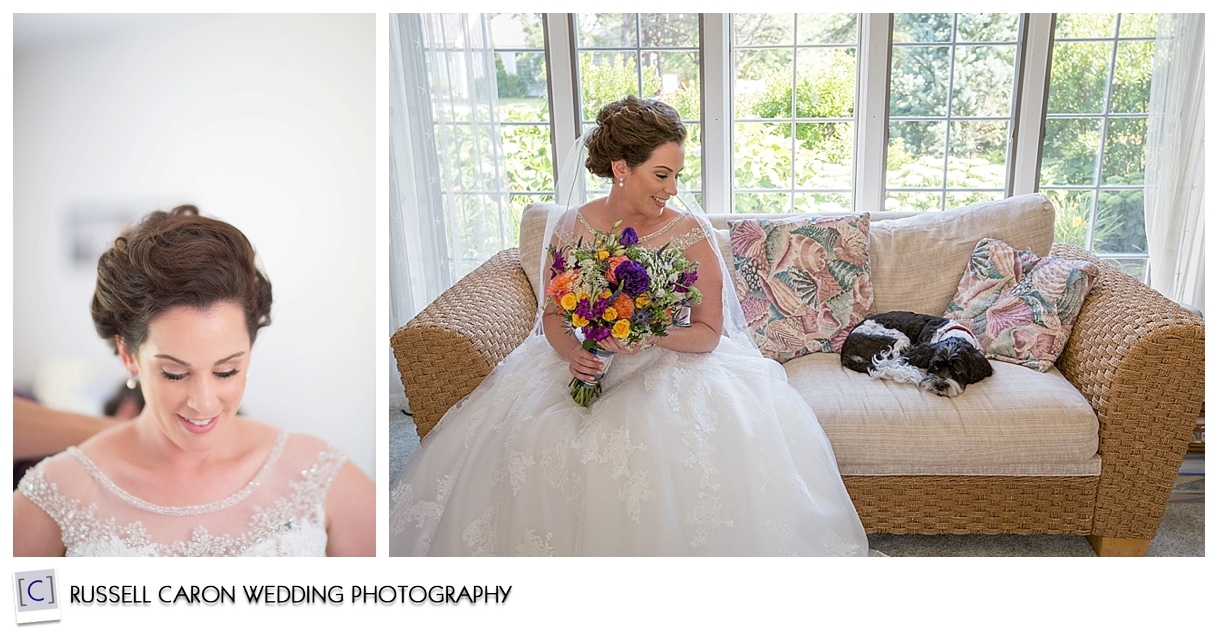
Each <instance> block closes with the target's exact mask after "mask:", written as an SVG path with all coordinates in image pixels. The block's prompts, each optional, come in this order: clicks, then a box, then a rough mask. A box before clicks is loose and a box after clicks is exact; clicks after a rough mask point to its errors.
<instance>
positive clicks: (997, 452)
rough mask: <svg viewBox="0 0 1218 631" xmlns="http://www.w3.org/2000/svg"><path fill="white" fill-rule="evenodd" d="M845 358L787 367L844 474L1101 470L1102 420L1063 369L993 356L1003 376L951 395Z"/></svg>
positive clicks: (808, 359) (811, 358)
mask: <svg viewBox="0 0 1218 631" xmlns="http://www.w3.org/2000/svg"><path fill="white" fill-rule="evenodd" d="M838 357H839V356H838V355H833V354H823V353H814V354H812V355H807V356H805V357H800V358H798V359H794V360H791V361H789V362H787V363H786V364H784V367H785V368H786V371H787V378H788V381H789V382H790V383H791V385H792V386H793V387H794V388H795V389H796V390H797V391H799V393H800V394H801V395H802V396H803V397H804V399H805V400H806V401H807V402H808V405H810V406H811V407H812V409H813V410H814V411H815V412H816V416H817V419H818V420H819V421H820V424H821V427H823V428H824V430H825V433H826V434H827V435H828V436H829V441H830V442H831V443H832V444H833V451H834V454H835V455H836V456H837V462H838V467H839V468H840V469H841V472H842V475H1003V476H1014V475H1021V476H1022V475H1029V476H1092V475H1099V472H1100V459H1099V456H1098V455H1097V451H1098V448H1099V422H1098V421H1097V420H1096V417H1095V413H1094V412H1093V411H1092V409H1091V406H1090V405H1088V404H1087V401H1086V400H1085V399H1083V396H1082V395H1081V394H1079V392H1078V390H1076V389H1075V388H1074V386H1072V385H1071V384H1070V382H1069V381H1067V380H1066V378H1065V377H1063V376H1062V374H1061V373H1060V372H1058V370H1057V369H1056V368H1054V369H1052V370H1050V371H1049V372H1047V373H1041V372H1037V371H1035V370H1032V369H1029V368H1024V367H1022V366H1016V365H1014V364H1005V363H1002V362H991V363H992V365H993V366H994V376H993V377H990V378H989V379H986V380H984V381H982V382H980V383H975V384H972V385H970V386H969V387H968V389H966V390H965V391H964V393H963V394H961V395H960V396H957V397H953V398H948V397H940V396H937V395H934V394H930V393H928V392H924V391H922V390H919V389H917V388H916V387H914V386H912V385H910V384H905V383H896V382H892V381H886V380H881V379H872V378H871V377H869V376H868V375H865V374H862V373H858V372H854V371H852V370H847V369H845V368H842V366H841V364H840V360H839V358H838Z"/></svg>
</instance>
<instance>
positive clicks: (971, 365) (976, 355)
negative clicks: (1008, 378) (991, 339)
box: [964, 351, 994, 383]
mask: <svg viewBox="0 0 1218 631" xmlns="http://www.w3.org/2000/svg"><path fill="white" fill-rule="evenodd" d="M964 362H965V364H964V365H965V368H964V371H965V374H966V375H967V376H968V381H969V383H977V382H978V381H981V380H982V379H985V378H986V377H989V376H990V375H993V374H994V367H993V366H991V365H990V360H988V359H986V358H985V355H983V354H981V352H980V351H974V352H971V353H965V354H964Z"/></svg>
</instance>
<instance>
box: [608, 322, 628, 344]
mask: <svg viewBox="0 0 1218 631" xmlns="http://www.w3.org/2000/svg"><path fill="white" fill-rule="evenodd" d="M611 335H613V337H616V338H617V339H619V340H622V339H626V336H627V335H630V320H618V321H617V324H614V325H613V331H612V332H611Z"/></svg>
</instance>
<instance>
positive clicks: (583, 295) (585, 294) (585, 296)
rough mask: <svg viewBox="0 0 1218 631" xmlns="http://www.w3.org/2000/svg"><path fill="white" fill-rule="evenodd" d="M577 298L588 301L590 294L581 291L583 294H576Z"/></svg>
mask: <svg viewBox="0 0 1218 631" xmlns="http://www.w3.org/2000/svg"><path fill="white" fill-rule="evenodd" d="M575 298H576V299H577V300H587V299H588V292H586V291H581V292H579V293H578V294H575Z"/></svg>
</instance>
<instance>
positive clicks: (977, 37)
mask: <svg viewBox="0 0 1218 631" xmlns="http://www.w3.org/2000/svg"><path fill="white" fill-rule="evenodd" d="M956 29H957V33H956V39H957V41H961V42H1015V41H1016V40H1017V39H1018V38H1019V14H1018V13H960V14H958V16H957V19H956Z"/></svg>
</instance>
